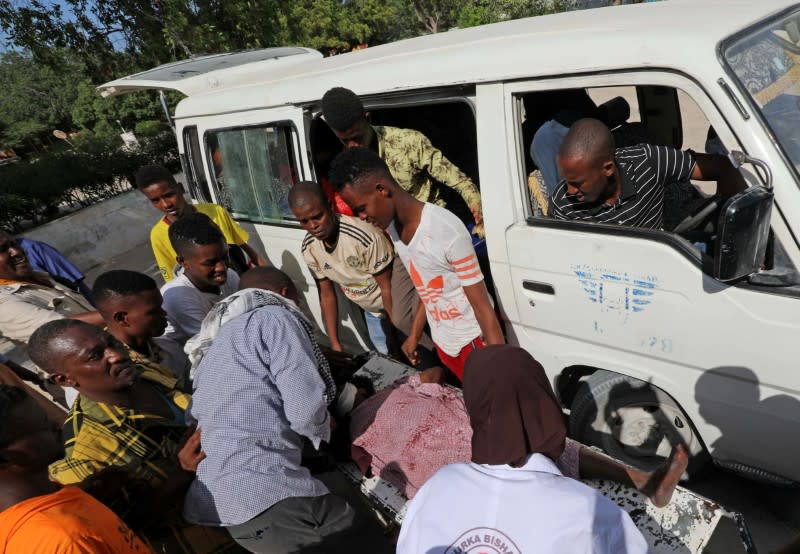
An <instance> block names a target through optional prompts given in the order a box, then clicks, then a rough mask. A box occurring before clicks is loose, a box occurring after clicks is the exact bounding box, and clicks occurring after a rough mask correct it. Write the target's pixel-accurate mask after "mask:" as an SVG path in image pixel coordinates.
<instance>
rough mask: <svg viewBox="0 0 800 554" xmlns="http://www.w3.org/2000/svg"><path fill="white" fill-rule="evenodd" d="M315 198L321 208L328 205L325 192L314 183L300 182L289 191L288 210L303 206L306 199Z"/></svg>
mask: <svg viewBox="0 0 800 554" xmlns="http://www.w3.org/2000/svg"><path fill="white" fill-rule="evenodd" d="M309 197H311V198H316V199H317V200H319V201H320V202H322V205H323V206H326V205H329V204H330V202H329V201H328V197H327V196H325V191H323V190H322V187H321V186H319V185H318V184H317V183H315V182H314V181H301V182H299V183H297V184H296V185H294V186H293V187H292V188H291V189H290V190H289V209H292V208H294V207H296V206H300V205H302V204H304V202H303V201H304V200H305V199H306V198H309Z"/></svg>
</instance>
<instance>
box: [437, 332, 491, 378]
mask: <svg viewBox="0 0 800 554" xmlns="http://www.w3.org/2000/svg"><path fill="white" fill-rule="evenodd" d="M434 346H436V345H434ZM484 346H486V345H485V344H483V341H482V340H481V338H480V337H478V338H476V339H474V340H473V341H471V342H470V343H469V344H467V345H466V346H465V347H464V348H462V349H461V352H459V353H458V354H457V355H456V356H451V355H449V354H447V353H445V351H444V350H442V349H441V348H439V347H438V346H436V353H437V354H439V359H440V360H442V363H443V364H444V366H445V367H446V368H447V369H449V370H450V371H452V372H453V373H454V374H455V376H456V377H458V380H459V381H463V380H464V364H465V363H466V362H467V358H468V357H469V355H470V354H472V352H473V351H474V350H478V349H479V348H483V347H484Z"/></svg>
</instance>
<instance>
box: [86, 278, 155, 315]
mask: <svg viewBox="0 0 800 554" xmlns="http://www.w3.org/2000/svg"><path fill="white" fill-rule="evenodd" d="M150 290H158V285H157V284H156V282H155V281H154V280H153V278H152V277H150V276H149V275H145V274H144V273H139V272H138V271H130V270H128V269H114V270H111V271H106V272H105V273H103V274H102V275H100V276H99V277H98V278H97V279H96V280H95V282H94V286H93V287H92V298H94V302H95V304H96V305H97V306H98V307H101V306H103V305H104V304H106V303H107V302H109V301H110V300H113V299H115V298H120V297H124V296H131V295H134V294H139V293H141V292H146V291H150Z"/></svg>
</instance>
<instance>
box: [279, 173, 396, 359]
mask: <svg viewBox="0 0 800 554" xmlns="http://www.w3.org/2000/svg"><path fill="white" fill-rule="evenodd" d="M289 207H290V208H291V210H292V212H293V213H294V216H295V217H296V218H297V220H298V221H299V222H300V226H301V227H302V228H303V229H305V230H306V231H307V233H308V234H307V235H306V236H305V238H304V239H303V245H302V252H303V259H304V260H305V262H306V265H307V266H308V269H309V270H310V271H311V274H312V275H313V276H314V279H315V280H316V281H317V288H318V290H319V303H320V307H321V308H322V321H323V324H324V325H325V332H326V333H327V335H328V338H329V339H330V341H331V348H332V349H333V350H336V351H338V352H341V351H342V344H341V342H339V313H338V306H337V300H336V291H335V290H334V283H335V284H337V285H339V288H341V290H342V292H343V293H344V294H345V296H347V298H349V299H350V300H352V301H353V302H355V303H356V304H357V305H358V306H359V307H360V308H361V309H362V310H364V318H365V319H366V323H367V330H368V331H369V338H370V340H371V341H372V343H373V344H374V346H375V348H376V349H377V350H378V351H379V352H381V353H383V354H387V353H388V351H389V348H388V345H387V338H386V337H387V334H389V333H391V332H392V328H391V323H390V318H391V306H392V292H391V290H392V287H391V283H392V263H393V262H394V250H393V248H392V244H391V243H390V242H389V239H387V238H386V236H385V235H384V234H383V233H381V232H380V231H378V230H377V229H375V228H374V227H372V226H371V225H370V224H368V223H364V222H363V221H360V220H359V219H358V218H356V217H350V216H346V215H340V216H337V215H335V214H334V213H333V210H332V209H331V207H330V204H329V202H328V200H327V199H326V198H325V196H324V192H323V191H322V188H321V187H320V186H319V185H317V184H316V183H313V182H309V181H306V182H302V183H298V184H297V185H295V186H294V187H292V190H291V191H290V193H289ZM384 306H386V307H387V308H386V313H384ZM387 314H388V317H387Z"/></svg>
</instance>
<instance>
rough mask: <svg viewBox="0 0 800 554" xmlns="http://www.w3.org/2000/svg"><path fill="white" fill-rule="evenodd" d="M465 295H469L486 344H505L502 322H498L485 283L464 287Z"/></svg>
mask: <svg viewBox="0 0 800 554" xmlns="http://www.w3.org/2000/svg"><path fill="white" fill-rule="evenodd" d="M464 294H466V295H467V300H469V303H470V305H472V310H473V311H474V312H475V318H476V319H477V320H478V325H480V327H481V334H482V335H483V340H484V341H485V342H486V344H505V342H506V340H505V338H503V331H502V330H501V329H500V322H499V321H497V315H496V314H495V313H494V308H493V307H492V303H491V301H490V300H489V292H488V291H487V290H486V285H485V284H484V282H483V281H481V282H480V283H475V284H474V285H469V286H466V287H464Z"/></svg>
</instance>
